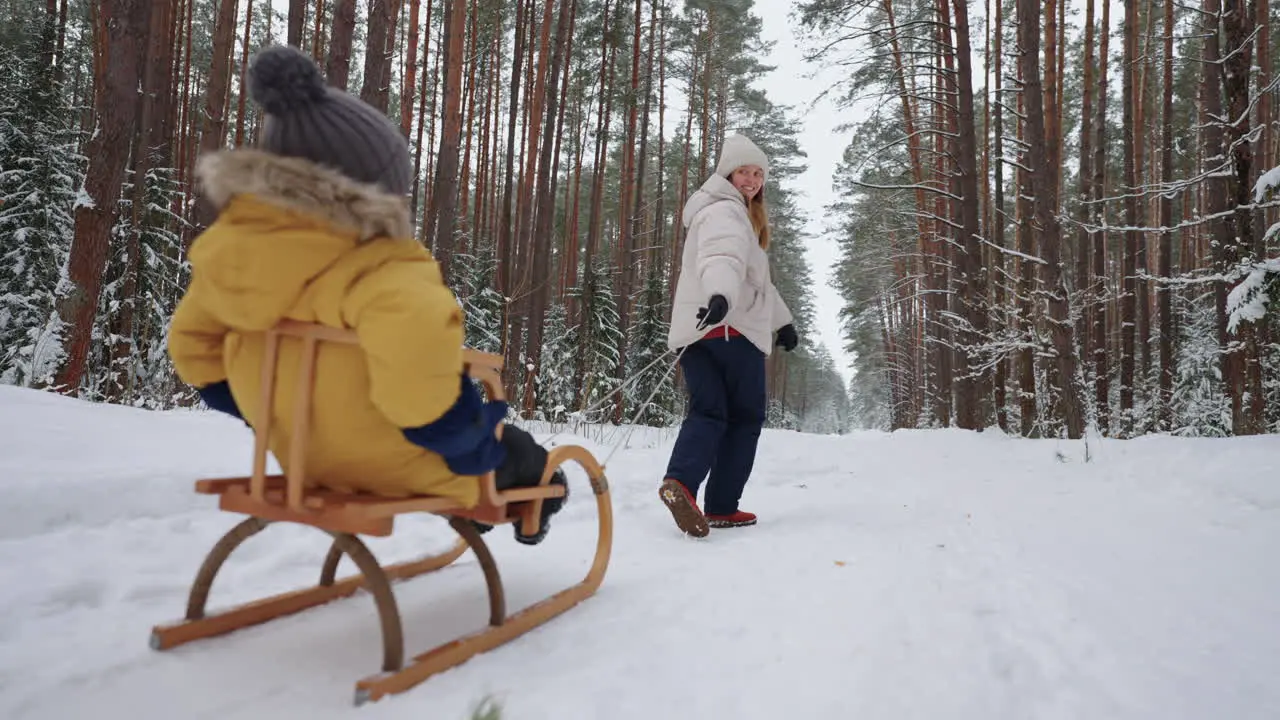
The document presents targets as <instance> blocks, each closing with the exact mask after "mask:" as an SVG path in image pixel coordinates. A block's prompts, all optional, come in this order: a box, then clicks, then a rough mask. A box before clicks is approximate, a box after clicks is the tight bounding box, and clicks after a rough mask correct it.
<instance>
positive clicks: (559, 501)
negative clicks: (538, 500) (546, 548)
mask: <svg viewBox="0 0 1280 720" xmlns="http://www.w3.org/2000/svg"><path fill="white" fill-rule="evenodd" d="M551 484H552V485H559V486H561V487H563V488H564V497H556V498H547V499H546V500H543V501H542V520H541V522H539V523H538V532H537V533H536V534H534V535H525V534H523V533H521V532H520V526H521V525H522V524H523V523H521V522H519V521H517V522H516V523H515V524H514V525H515V527H514V530H515V535H516V542H518V543H521V544H524V545H537V544H538V543H540V542H542V541H543V540H544V539H545V538H546V537H547V531H548V530H549V529H550V528H551V516H552V515H555V514H556V513H558V512H560V509H561V508H563V507H564V504H565V501H567V500H568V499H569V482H568V480H567V479H566V478H565V476H564V471H563V470H556V471H555V472H554V473H553V474H552V475H551Z"/></svg>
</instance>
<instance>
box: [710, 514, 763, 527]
mask: <svg viewBox="0 0 1280 720" xmlns="http://www.w3.org/2000/svg"><path fill="white" fill-rule="evenodd" d="M707 524H708V525H710V526H711V527H713V528H733V527H746V526H748V525H755V524H756V516H755V515H753V514H751V513H749V512H743V511H741V510H739V511H737V512H735V513H733V514H732V515H708V516H707Z"/></svg>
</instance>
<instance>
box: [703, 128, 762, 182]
mask: <svg viewBox="0 0 1280 720" xmlns="http://www.w3.org/2000/svg"><path fill="white" fill-rule="evenodd" d="M743 165H759V166H760V169H761V170H764V175H765V177H766V178H767V177H769V158H768V157H767V156H766V155H765V154H764V151H763V150H761V149H760V148H758V147H756V144H755V143H753V142H751V140H750V139H748V138H747V136H746V135H737V134H734V135H730V136H729V137H727V138H725V139H724V145H722V146H721V147H720V162H719V164H717V165H716V174H717V175H721V176H724V177H729V176H730V175H732V174H733V171H734V170H737V169H738V168H740V167H742V166H743Z"/></svg>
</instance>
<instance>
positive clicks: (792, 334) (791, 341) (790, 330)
mask: <svg viewBox="0 0 1280 720" xmlns="http://www.w3.org/2000/svg"><path fill="white" fill-rule="evenodd" d="M777 344H778V345H781V346H782V349H783V350H786V351H787V352H791V351H792V350H795V349H796V345H798V344H800V338H799V337H797V336H796V326H795V325H792V324H791V323H787V324H786V325H783V326H782V327H780V328H778V342H777Z"/></svg>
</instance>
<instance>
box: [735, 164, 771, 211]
mask: <svg viewBox="0 0 1280 720" xmlns="http://www.w3.org/2000/svg"><path fill="white" fill-rule="evenodd" d="M729 182H731V183H733V186H734V187H735V188H737V189H738V192H740V193H742V197H743V198H745V199H746V201H747V202H751V198H753V197H755V196H756V194H757V193H759V192H760V188H762V187H764V170H763V169H761V167H760V166H759V165H743V166H742V167H739V168H738V169H736V170H734V171H733V174H732V175H730V176H729Z"/></svg>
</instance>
